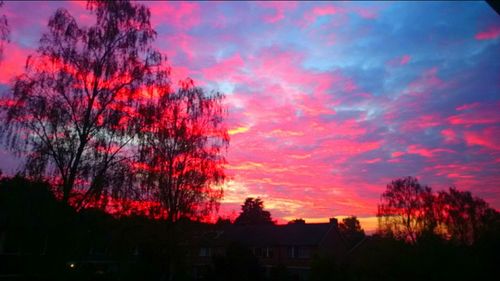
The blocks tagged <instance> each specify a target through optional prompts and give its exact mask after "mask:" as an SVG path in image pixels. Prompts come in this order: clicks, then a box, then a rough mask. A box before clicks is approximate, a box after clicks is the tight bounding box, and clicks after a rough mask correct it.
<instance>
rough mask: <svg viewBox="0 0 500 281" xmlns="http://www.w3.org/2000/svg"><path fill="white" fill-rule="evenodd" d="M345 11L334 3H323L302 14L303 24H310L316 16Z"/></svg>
mask: <svg viewBox="0 0 500 281" xmlns="http://www.w3.org/2000/svg"><path fill="white" fill-rule="evenodd" d="M340 13H345V9H344V8H341V7H338V6H336V5H332V4H330V5H324V6H319V7H314V8H312V9H311V10H310V11H308V12H306V13H305V15H304V25H306V26H307V25H310V24H312V23H314V22H315V21H316V19H317V18H318V17H321V16H330V15H335V14H340Z"/></svg>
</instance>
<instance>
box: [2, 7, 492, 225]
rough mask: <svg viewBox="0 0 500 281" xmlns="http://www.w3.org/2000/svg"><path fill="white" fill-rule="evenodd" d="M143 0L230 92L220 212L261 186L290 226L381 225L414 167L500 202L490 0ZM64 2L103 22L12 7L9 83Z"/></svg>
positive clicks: (181, 52) (190, 72)
mask: <svg viewBox="0 0 500 281" xmlns="http://www.w3.org/2000/svg"><path fill="white" fill-rule="evenodd" d="M142 3H143V4H145V5H147V6H148V7H149V8H150V9H151V20H152V23H153V26H154V28H155V29H156V31H157V32H158V36H157V39H156V42H155V46H156V47H157V48H159V49H160V50H161V51H162V52H163V53H164V54H166V55H167V57H168V59H169V64H170V65H171V67H172V81H174V82H176V81H178V80H180V79H184V78H186V77H191V78H193V79H194V81H195V82H196V84H197V85H199V86H202V87H204V88H205V89H207V90H208V91H220V92H223V93H224V94H225V95H226V99H225V104H226V106H227V108H228V116H227V125H228V128H229V134H230V136H231V143H230V147H229V150H228V153H227V160H228V165H227V167H226V172H227V174H228V175H229V180H228V181H227V183H226V184H225V187H224V188H225V191H224V192H225V193H224V198H223V200H222V202H221V207H220V211H219V214H220V215H223V216H229V217H233V218H234V217H235V216H236V215H237V214H238V213H239V211H240V205H241V204H242V203H243V201H244V199H245V198H246V197H250V196H253V197H261V198H262V199H263V201H264V204H265V207H266V209H268V210H269V211H271V214H272V216H273V217H274V218H275V219H277V220H278V222H281V223H283V222H286V221H288V220H291V219H294V218H304V219H305V220H306V221H307V222H320V221H327V220H328V218H329V217H333V216H337V217H342V216H348V215H356V216H358V217H360V218H361V221H362V224H363V225H364V226H365V229H368V230H370V229H373V228H374V226H375V224H376V221H375V220H374V215H375V213H376V210H377V204H378V203H379V200H380V195H381V193H382V192H383V191H384V190H385V187H386V185H387V184H388V183H389V182H390V181H391V180H393V179H396V178H399V177H403V176H416V177H417V178H418V179H419V181H420V182H421V183H423V184H427V185H429V186H431V187H432V188H433V190H435V191H439V190H443V189H447V188H448V187H450V186H456V187H457V188H458V189H461V190H469V191H471V192H472V193H473V194H474V195H477V196H479V197H481V198H483V199H485V200H486V201H487V202H488V203H489V204H490V205H491V206H492V207H494V208H496V209H497V210H499V209H500V16H499V15H497V14H496V13H495V11H494V10H493V9H491V8H490V7H489V6H488V5H487V3H486V2H424V3H418V2H377V1H376V2H142ZM60 7H63V8H66V9H67V10H69V12H70V13H71V14H72V15H74V16H75V17H76V18H77V19H78V21H79V22H80V23H82V24H85V23H88V22H90V21H91V19H92V16H91V15H90V14H89V13H88V12H87V11H86V10H85V2H75V1H74V2H6V3H5V5H4V7H2V8H0V9H1V10H0V14H5V15H6V16H7V18H8V21H9V24H10V27H11V42H10V43H9V44H7V45H5V49H4V60H3V61H2V64H1V65H0V91H2V92H5V91H6V90H7V89H8V88H9V85H10V84H9V83H10V82H11V80H12V78H13V77H14V76H15V75H17V74H20V73H22V71H23V67H24V62H25V60H26V58H27V56H28V55H29V54H31V53H33V52H34V50H35V49H36V47H37V45H38V40H39V39H40V37H41V34H42V33H43V32H45V31H46V30H47V27H46V26H47V22H48V19H49V17H50V16H51V15H52V14H53V13H54V12H55V10H56V9H57V8H60ZM0 159H1V160H0V168H1V169H2V170H3V171H4V173H13V172H14V171H15V170H16V169H18V168H19V163H20V162H19V160H17V159H16V158H15V157H14V156H12V155H11V154H10V153H9V152H7V151H5V150H1V151H0Z"/></svg>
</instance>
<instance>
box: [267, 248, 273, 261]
mask: <svg viewBox="0 0 500 281" xmlns="http://www.w3.org/2000/svg"><path fill="white" fill-rule="evenodd" d="M265 256H266V258H272V257H274V251H273V248H272V247H267V248H266V253H265Z"/></svg>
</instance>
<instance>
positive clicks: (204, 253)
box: [199, 247, 211, 257]
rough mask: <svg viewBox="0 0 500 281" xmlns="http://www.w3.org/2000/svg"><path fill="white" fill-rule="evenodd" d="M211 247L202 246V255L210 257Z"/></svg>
mask: <svg viewBox="0 0 500 281" xmlns="http://www.w3.org/2000/svg"><path fill="white" fill-rule="evenodd" d="M210 252H211V251H210V248H206V247H202V248H200V254H199V256H200V257H209V256H210Z"/></svg>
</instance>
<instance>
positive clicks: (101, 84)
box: [2, 1, 161, 202]
mask: <svg viewBox="0 0 500 281" xmlns="http://www.w3.org/2000/svg"><path fill="white" fill-rule="evenodd" d="M87 8H88V9H89V10H90V12H91V13H92V14H94V15H95V17H96V22H95V24H94V25H92V26H90V27H83V26H79V25H78V24H77V22H76V20H75V18H74V17H73V16H72V15H71V14H70V13H69V12H68V11H67V10H64V9H58V10H57V11H56V12H55V14H54V15H53V16H52V17H51V18H50V20H49V24H48V27H49V31H48V32H46V33H45V34H43V36H42V38H41V40H40V45H39V47H38V50H37V52H36V54H34V55H33V56H30V57H28V59H27V61H26V68H25V72H24V74H22V75H20V76H18V77H17V78H16V79H15V83H14V86H13V88H12V91H11V94H12V97H11V102H10V103H8V104H9V106H7V107H4V108H3V111H6V113H7V114H6V119H5V120H4V121H3V122H2V123H3V124H2V135H3V136H4V137H5V140H6V143H7V145H8V147H10V148H11V149H13V150H14V151H17V152H18V153H19V154H24V153H26V155H27V158H26V163H25V165H24V168H25V172H26V173H28V174H29V175H33V176H45V177H47V178H49V179H50V180H51V182H53V183H55V184H57V186H58V187H59V190H60V192H61V193H62V198H63V200H64V201H65V202H67V201H68V200H69V198H70V197H71V196H72V195H74V194H75V193H74V192H73V191H74V189H75V187H77V189H78V191H79V192H78V193H79V194H83V196H82V198H81V201H80V202H83V201H86V200H87V199H89V200H90V199H93V200H98V198H106V196H104V195H106V194H108V195H113V196H119V195H120V194H122V193H124V192H125V191H128V189H126V188H125V186H128V185H125V184H124V182H125V181H126V180H127V179H128V177H129V175H130V173H129V165H128V164H127V163H128V159H129V158H130V156H131V154H132V153H131V151H130V149H129V150H127V149H124V147H126V146H127V144H129V143H131V141H132V140H133V138H134V136H135V134H134V133H135V132H134V126H132V124H133V122H132V121H133V118H134V114H135V108H136V106H137V104H138V103H139V100H140V99H139V97H140V95H139V94H140V90H141V88H142V87H144V85H145V84H148V83H149V81H150V80H151V79H150V77H151V76H152V72H153V70H154V69H153V68H154V66H155V65H158V64H159V63H160V62H161V56H160V55H159V54H158V53H157V52H156V51H154V50H153V49H152V47H151V43H152V41H153V39H154V38H155V35H156V33H155V31H154V30H153V29H152V27H151V24H150V20H149V19H150V12H149V10H148V9H147V8H146V7H144V6H142V5H136V4H131V3H130V2H129V1H89V2H88V4H87Z"/></svg>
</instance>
